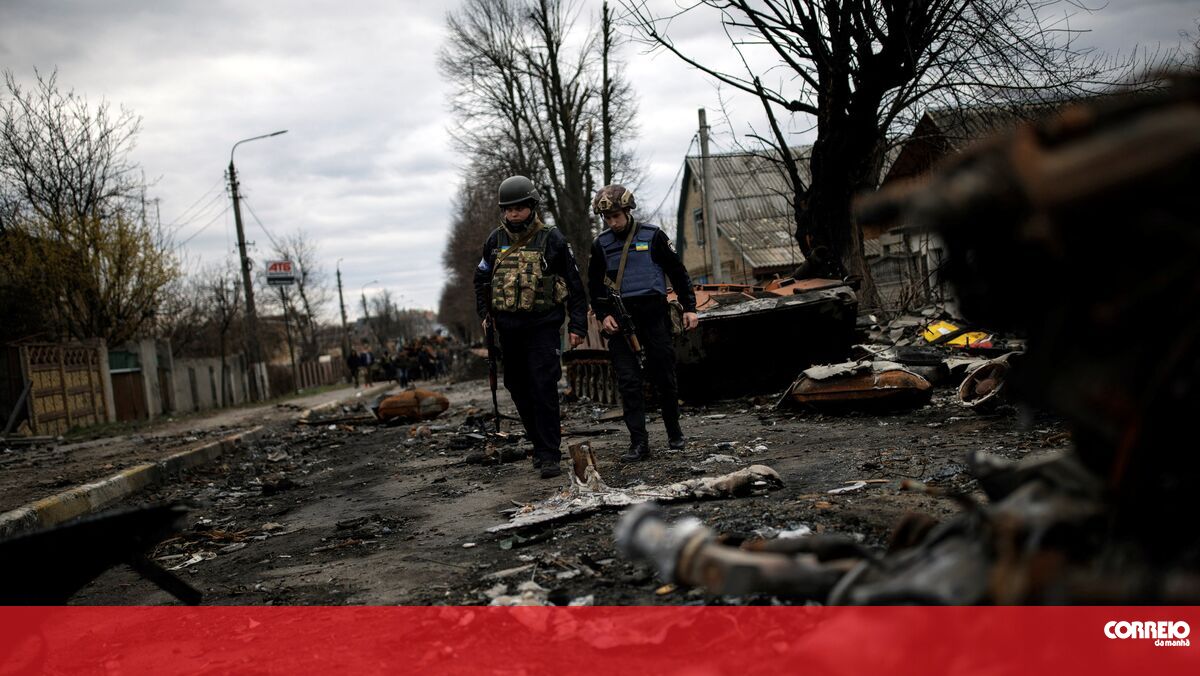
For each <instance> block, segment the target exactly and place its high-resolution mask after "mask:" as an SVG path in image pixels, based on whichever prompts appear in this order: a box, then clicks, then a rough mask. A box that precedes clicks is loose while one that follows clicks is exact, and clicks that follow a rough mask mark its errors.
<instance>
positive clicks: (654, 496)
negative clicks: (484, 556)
mask: <svg viewBox="0 0 1200 676" xmlns="http://www.w3.org/2000/svg"><path fill="white" fill-rule="evenodd" d="M570 452H571V472H570V480H571V483H570V485H568V486H567V487H566V488H564V489H562V490H560V491H559V492H557V493H555V494H554V495H553V496H551V497H550V498H548V499H546V500H543V501H541V502H537V503H533V504H530V505H526V506H525V507H524V508H522V509H520V510H518V511H517V512H516V513H515V514H513V516H512V519H511V520H510V521H509V522H508V523H505V524H501V525H499V526H493V527H491V528H489V529H487V531H488V532H489V533H499V532H503V531H507V530H512V529H515V528H526V527H528V526H534V525H538V524H544V523H549V522H551V521H558V520H560V519H566V518H570V517H575V516H578V515H580V514H586V513H588V512H593V511H596V510H599V509H606V508H620V507H628V506H630V505H636V504H639V503H643V502H649V501H652V500H653V501H659V502H673V501H678V500H707V499H719V498H733V497H741V496H745V495H750V494H752V493H754V492H765V491H767V490H769V489H771V488H777V487H779V486H782V485H783V479H782V478H780V476H779V475H778V474H777V473H776V472H775V470H773V469H771V468H770V467H767V466H766V465H751V466H749V467H746V468H744V469H740V470H738V471H736V472H730V473H729V474H725V475H722V476H717V477H700V478H697V479H689V480H687V481H680V482H677V483H673V484H667V485H665V486H646V485H639V486H634V487H633V488H625V489H622V488H612V487H610V486H608V485H607V484H605V483H604V479H603V478H602V477H601V476H600V472H599V471H597V470H596V460H595V456H594V455H593V454H592V448H591V445H590V444H588V443H587V442H583V443H578V444H572V445H571V446H570Z"/></svg>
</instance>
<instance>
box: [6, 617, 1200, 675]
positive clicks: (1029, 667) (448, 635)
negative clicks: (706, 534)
mask: <svg viewBox="0 0 1200 676" xmlns="http://www.w3.org/2000/svg"><path fill="white" fill-rule="evenodd" d="M0 618H2V619H0V625H2V626H0V674H8V673H61V674H72V675H74V674H121V675H122V676H130V675H134V674H156V675H159V674H226V673H246V672H253V673H259V674H295V673H298V672H328V671H330V670H332V669H338V670H347V671H348V672H349V673H364V672H365V673H377V672H383V671H397V670H404V671H409V670H419V671H422V672H432V673H477V672H507V673H566V672H583V673H610V672H628V673H637V674H642V673H655V674H737V675H738V676H743V675H745V674H760V673H761V674H766V673H778V672H805V673H811V674H820V675H821V676H826V675H829V674H863V673H869V672H878V673H881V674H888V675H889V676H891V675H893V674H903V673H912V672H921V673H935V674H941V673H946V674H967V673H981V672H982V673H988V674H1006V673H1014V674H1015V673H1020V674H1023V675H1024V674H1029V673H1031V672H1033V673H1045V672H1052V671H1053V672H1069V673H1080V672H1083V671H1086V672H1088V673H1089V674H1093V675H1094V674H1106V673H1129V672H1131V671H1133V670H1137V671H1138V672H1140V673H1144V674H1156V675H1157V674H1168V673H1192V674H1195V673H1200V648H1197V647H1196V646H1192V645H1191V642H1192V640H1193V639H1194V637H1192V636H1191V628H1192V627H1200V610H1198V609H1196V608H1169V607H1156V608H1106V607H1089V608H913V607H908V608H824V607H782V608H776V607H682V608H680V607H649V608H611V607H602V608H473V607H446V608H437V607H432V608H429V607H422V608H413V607H399V608H381V607H339V608H327V607H285V608H273V607H233V608H228V607H226V608H217V607H214V608H181V607H161V608H145V607H135V608H111V607H110V608H92V607H77V608H5V609H0Z"/></svg>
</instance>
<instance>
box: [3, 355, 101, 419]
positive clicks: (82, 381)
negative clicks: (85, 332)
mask: <svg viewBox="0 0 1200 676" xmlns="http://www.w3.org/2000/svg"><path fill="white" fill-rule="evenodd" d="M102 349H104V348H103V346H102V345H85V344H80V343H68V344H40V343H34V344H28V345H22V346H21V347H20V350H21V371H22V373H23V374H24V376H25V382H26V383H27V385H28V387H29V396H28V397H27V398H26V405H27V406H28V409H27V410H28V413H29V427H30V430H31V431H32V432H33V433H34V434H39V435H49V436H57V435H59V434H63V433H64V432H66V431H67V430H69V429H71V428H72V427H86V426H88V425H95V424H97V423H102V422H105V421H106V420H107V419H108V417H107V411H106V410H105V406H104V377H103V374H102V373H101V372H100V365H101V358H100V350H102Z"/></svg>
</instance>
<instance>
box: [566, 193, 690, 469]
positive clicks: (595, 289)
mask: <svg viewBox="0 0 1200 676" xmlns="http://www.w3.org/2000/svg"><path fill="white" fill-rule="evenodd" d="M630 224H631V226H630V227H632V228H633V230H632V231H631V230H626V231H625V232H622V233H620V234H617V233H615V232H613V231H612V230H611V229H605V230H604V231H603V232H601V233H600V234H599V235H597V236H596V241H595V242H593V244H592V257H591V261H590V263H589V265H588V291H589V292H590V295H591V298H592V310H593V311H594V312H595V313H596V318H597V319H599V320H600V321H601V322H603V321H604V318H605V317H607V316H609V315H612V314H614V313H615V312H616V309H615V308H614V307H613V306H612V303H611V301H610V300H609V292H608V288H607V287H606V286H605V284H604V279H605V278H606V277H607V278H608V279H610V280H614V281H615V280H616V277H617V268H618V266H619V265H620V262H621V250H622V248H623V247H624V246H625V241H626V240H625V237H626V235H632V237H633V240H632V241H631V242H630V243H629V254H628V256H627V259H626V261H625V273H624V275H623V277H622V278H621V299H622V300H623V301H624V303H625V309H626V310H628V311H629V314H630V315H632V316H633V323H634V326H635V328H636V329H637V337H638V339H639V341H640V342H641V344H642V349H643V350H644V351H645V353H646V375H648V376H649V377H650V380H651V382H653V383H654V386H655V388H656V389H657V390H658V395H659V400H660V404H661V408H662V417H663V425H664V426H665V427H666V429H667V437H668V438H669V439H681V438H682V437H683V430H682V429H681V428H680V426H679V393H678V389H677V387H676V383H675V348H674V346H673V345H672V340H671V319H670V315H669V313H668V309H667V286H666V282H665V281H664V277H665V278H669V279H670V280H671V287H672V288H673V289H674V290H675V294H676V297H677V298H678V300H679V303H680V304H681V305H682V306H683V310H684V312H695V311H696V294H695V292H694V291H693V290H692V280H691V279H690V278H689V277H688V273H687V269H686V268H684V266H683V261H681V260H679V255H678V254H676V253H675V251H674V250H672V249H671V242H670V240H669V239H668V238H667V235H666V233H664V232H663V231H662V229H660V228H659V227H658V226H655V225H650V224H648V223H634V222H633V220H632V217H630ZM617 319H618V323H619V320H620V317H618V318H617ZM608 349H609V352H610V353H611V355H612V364H613V370H614V371H615V372H616V375H617V386H618V389H619V390H620V392H621V405H622V408H623V409H624V418H625V426H626V427H627V428H628V429H629V439H630V442H631V448H633V447H636V446H637V445H638V444H643V445H646V446H647V447H648V443H649V436H648V434H647V432H646V402H645V394H644V388H645V385H644V381H643V374H642V372H641V370H640V369H639V368H638V364H637V359H636V357H635V356H634V355H633V352H632V350H630V348H629V345H628V343H627V342H626V341H625V339H624V338H620V337H613V338H610V339H609V340H608Z"/></svg>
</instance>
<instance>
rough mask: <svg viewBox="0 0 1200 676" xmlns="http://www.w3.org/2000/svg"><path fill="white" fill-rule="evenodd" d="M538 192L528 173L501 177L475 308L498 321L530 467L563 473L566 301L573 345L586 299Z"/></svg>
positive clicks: (583, 324) (580, 332)
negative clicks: (543, 214) (497, 215)
mask: <svg viewBox="0 0 1200 676" xmlns="http://www.w3.org/2000/svg"><path fill="white" fill-rule="evenodd" d="M539 199H540V196H539V195H538V191H537V189H536V188H535V187H534V185H533V181H530V180H529V179H528V178H525V177H524V176H512V177H509V178H506V179H504V181H503V182H502V183H501V184H500V190H499V203H500V208H501V210H503V220H502V222H501V224H500V227H498V228H496V229H495V230H493V231H492V234H491V235H489V236H488V238H487V242H486V243H485V244H484V245H483V259H482V260H480V261H479V266H478V267H477V268H476V270H475V308H476V310H477V311H478V312H479V316H480V317H481V318H482V319H483V328H484V331H487V330H488V328H489V323H493V326H494V328H495V329H496V331H497V333H498V334H499V336H500V349H501V352H502V353H503V359H504V387H505V389H507V390H508V392H509V394H510V395H511V396H512V399H513V403H514V404H516V406H517V413H518V414H519V415H520V416H521V424H522V425H524V426H525V434H526V436H527V437H528V438H529V440H530V441H532V442H533V466H534V468H535V469H538V470H540V472H541V476H542V478H543V479H549V478H552V477H556V476H559V475H560V474H562V469H560V468H559V461H560V460H561V459H562V452H561V450H560V449H559V445H560V442H561V437H562V430H561V428H560V418H559V409H558V381H559V378H561V377H562V363H561V362H560V356H561V350H560V342H559V341H560V338H559V333H558V332H559V329H560V328H561V327H562V323H563V318H564V315H565V313H564V310H563V301H564V300H565V301H566V302H567V307H568V309H569V311H570V320H569V322H568V327H567V328H568V330H569V331H570V343H571V347H576V346H578V345H580V344H582V343H583V337H584V336H585V335H587V299H586V298H585V297H584V295H583V281H582V280H580V278H579V268H578V267H577V266H576V264H575V255H574V253H572V251H571V248H570V247H569V246H568V245H567V239H566V237H564V236H563V234H562V232H560V231H559V230H558V229H557V228H555V227H554V226H550V225H546V224H545V223H543V222H542V220H541V219H540V218H538V216H537V212H536V211H535V209H536V208H537V204H538V201H539Z"/></svg>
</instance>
